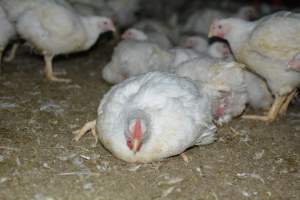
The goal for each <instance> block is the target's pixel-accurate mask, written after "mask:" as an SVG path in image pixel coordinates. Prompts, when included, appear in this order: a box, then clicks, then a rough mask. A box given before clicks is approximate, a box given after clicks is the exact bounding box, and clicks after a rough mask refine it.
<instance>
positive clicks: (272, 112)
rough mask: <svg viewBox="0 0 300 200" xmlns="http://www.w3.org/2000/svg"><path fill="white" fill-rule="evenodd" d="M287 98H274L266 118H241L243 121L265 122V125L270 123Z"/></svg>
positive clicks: (255, 116) (252, 116) (256, 116)
mask: <svg viewBox="0 0 300 200" xmlns="http://www.w3.org/2000/svg"><path fill="white" fill-rule="evenodd" d="M287 98H288V95H285V96H279V97H276V98H275V100H274V102H273V105H272V107H271V108H270V110H269V112H268V114H267V115H266V116H259V115H243V116H242V118H243V119H254V120H260V121H265V122H267V123H271V122H273V121H274V120H275V119H276V118H277V116H278V114H279V111H280V109H281V107H282V105H283V103H284V102H285V100H286V99H287Z"/></svg>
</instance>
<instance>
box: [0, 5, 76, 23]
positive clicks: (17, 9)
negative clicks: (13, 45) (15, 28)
mask: <svg viewBox="0 0 300 200" xmlns="http://www.w3.org/2000/svg"><path fill="white" fill-rule="evenodd" d="M50 2H51V3H55V4H58V5H61V6H63V7H65V8H66V9H70V10H72V6H71V5H70V4H69V3H67V2H66V1H65V0H1V1H0V5H1V6H2V7H3V8H4V10H5V11H6V12H7V15H8V18H9V20H10V21H11V22H16V21H17V20H18V18H19V17H20V16H21V15H22V14H23V13H24V12H26V11H27V10H29V9H32V8H35V7H39V6H41V5H42V4H44V3H50Z"/></svg>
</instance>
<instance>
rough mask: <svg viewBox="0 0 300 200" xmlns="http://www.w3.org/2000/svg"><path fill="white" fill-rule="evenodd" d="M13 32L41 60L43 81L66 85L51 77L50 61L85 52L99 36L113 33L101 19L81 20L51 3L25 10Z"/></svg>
mask: <svg viewBox="0 0 300 200" xmlns="http://www.w3.org/2000/svg"><path fill="white" fill-rule="evenodd" d="M16 26H17V32H18V33H19V35H20V36H21V37H22V38H23V39H25V40H26V41H27V42H29V43H30V44H31V45H32V46H33V47H34V48H35V49H37V50H38V51H39V52H40V53H41V54H42V55H43V56H44V60H45V73H46V77H47V78H48V79H49V80H51V81H63V82H68V81H69V79H62V78H57V77H56V76H55V75H54V74H53V69H52V59H53V57H54V56H56V55H59V54H69V53H73V52H79V51H84V50H88V49H89V48H90V47H91V46H92V45H93V44H94V43H95V42H96V40H97V39H98V36H99V35H100V33H103V32H105V31H115V26H114V24H113V23H112V21H111V20H110V19H108V18H105V17H83V16H79V15H77V14H76V13H74V12H73V11H72V10H69V9H67V8H65V7H64V6H62V5H60V4H56V3H53V2H44V3H43V4H39V6H36V7H34V8H31V9H28V10H26V11H25V12H23V13H22V15H21V16H20V17H19V18H18V20H17V23H16Z"/></svg>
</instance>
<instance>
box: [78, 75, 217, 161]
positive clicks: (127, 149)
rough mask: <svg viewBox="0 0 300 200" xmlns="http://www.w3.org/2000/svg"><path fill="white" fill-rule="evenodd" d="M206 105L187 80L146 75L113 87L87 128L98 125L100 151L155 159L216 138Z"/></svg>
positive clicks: (132, 158) (127, 157)
mask: <svg viewBox="0 0 300 200" xmlns="http://www.w3.org/2000/svg"><path fill="white" fill-rule="evenodd" d="M210 107H211V106H210V100H209V97H208V95H207V94H206V93H205V92H203V91H202V90H199V89H198V88H197V87H196V86H195V85H194V84H193V83H192V82H191V81H189V80H188V79H185V78H180V77H177V76H176V75H174V74H167V73H161V72H150V73H147V74H144V75H140V76H137V77H132V78H130V79H128V80H126V81H124V82H122V83H120V84H118V85H116V86H114V87H112V88H111V90H110V91H109V92H108V93H107V94H106V95H105V96H104V98H103V99H102V101H101V103H100V105H99V108H98V117H97V121H93V122H91V123H89V125H88V126H89V128H94V127H95V125H96V130H97V133H98V136H99V139H100V141H101V142H102V144H103V145H104V147H105V148H106V149H108V150H109V151H110V152H111V153H112V154H113V155H114V156H116V157H117V158H119V159H121V160H124V161H126V162H142V163H146V162H152V161H159V160H163V159H165V158H168V157H170V156H174V155H178V154H181V153H183V152H184V151H185V150H186V149H188V148H190V147H192V146H194V145H205V144H210V143H212V142H213V141H214V140H215V131H216V127H215V125H214V124H213V122H212V113H211V109H210ZM86 130H88V129H86V128H84V129H83V132H82V133H84V132H85V131H86ZM81 135H82V134H81ZM79 138H80V137H79ZM79 138H78V137H77V140H78V139H79Z"/></svg>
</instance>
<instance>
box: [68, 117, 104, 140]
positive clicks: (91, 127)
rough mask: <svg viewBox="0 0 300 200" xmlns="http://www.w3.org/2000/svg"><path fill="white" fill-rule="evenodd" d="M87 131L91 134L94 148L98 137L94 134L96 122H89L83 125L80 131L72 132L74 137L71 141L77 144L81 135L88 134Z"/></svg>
mask: <svg viewBox="0 0 300 200" xmlns="http://www.w3.org/2000/svg"><path fill="white" fill-rule="evenodd" d="M89 131H91V132H92V134H93V136H94V138H95V143H94V145H93V146H96V145H97V142H98V137H97V133H96V120H93V121H89V122H87V123H85V124H84V126H83V127H82V128H81V129H78V130H76V131H73V134H75V137H74V138H73V140H74V141H76V142H78V141H79V140H80V138H81V137H82V136H83V135H85V134H86V133H88V132H89Z"/></svg>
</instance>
